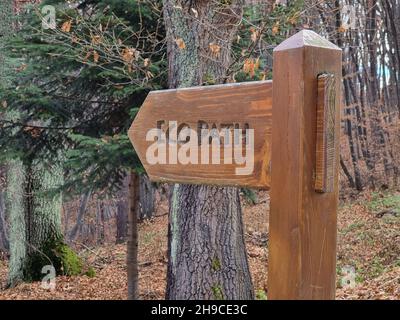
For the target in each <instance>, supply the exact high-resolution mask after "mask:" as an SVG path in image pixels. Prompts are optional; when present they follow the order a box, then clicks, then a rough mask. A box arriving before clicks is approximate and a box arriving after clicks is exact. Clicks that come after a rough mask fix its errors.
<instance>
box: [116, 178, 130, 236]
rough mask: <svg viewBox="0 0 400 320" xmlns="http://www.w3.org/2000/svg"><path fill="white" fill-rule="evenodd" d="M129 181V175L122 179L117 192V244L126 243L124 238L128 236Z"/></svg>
mask: <svg viewBox="0 0 400 320" xmlns="http://www.w3.org/2000/svg"><path fill="white" fill-rule="evenodd" d="M129 179H130V176H129V174H127V175H126V176H125V178H124V182H123V184H122V187H121V190H120V191H119V192H118V200H117V204H116V207H117V214H116V225H117V235H116V243H117V244H118V243H124V242H125V241H126V236H127V234H128V211H129V197H128V195H129Z"/></svg>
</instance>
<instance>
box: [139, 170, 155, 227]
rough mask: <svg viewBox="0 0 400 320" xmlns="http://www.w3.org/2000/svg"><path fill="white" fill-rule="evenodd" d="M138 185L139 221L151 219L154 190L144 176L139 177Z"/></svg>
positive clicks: (147, 178)
mask: <svg viewBox="0 0 400 320" xmlns="http://www.w3.org/2000/svg"><path fill="white" fill-rule="evenodd" d="M139 185H140V187H139V188H140V200H139V212H138V213H139V220H145V219H151V218H152V217H153V216H154V200H155V199H154V194H155V188H154V186H153V184H152V183H151V181H150V179H149V177H148V176H147V175H146V174H141V175H140V177H139Z"/></svg>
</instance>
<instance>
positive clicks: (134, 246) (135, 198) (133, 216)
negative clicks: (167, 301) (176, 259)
mask: <svg viewBox="0 0 400 320" xmlns="http://www.w3.org/2000/svg"><path fill="white" fill-rule="evenodd" d="M139 193H140V191H139V176H138V174H137V173H136V172H134V171H132V172H131V174H130V182H129V217H128V220H129V228H128V230H129V232H128V244H127V272H128V300H138V299H139V266H138V212H137V209H138V204H139Z"/></svg>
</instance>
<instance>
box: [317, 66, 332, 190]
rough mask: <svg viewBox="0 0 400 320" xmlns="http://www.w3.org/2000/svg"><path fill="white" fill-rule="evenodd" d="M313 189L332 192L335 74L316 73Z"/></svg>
mask: <svg viewBox="0 0 400 320" xmlns="http://www.w3.org/2000/svg"><path fill="white" fill-rule="evenodd" d="M317 85H318V96H317V143H316V168H315V190H316V191H317V192H322V193H323V192H333V189H334V182H335V155H336V154H335V114H336V105H337V102H336V87H335V86H336V84H335V75H334V74H328V73H323V74H320V75H318V84H317Z"/></svg>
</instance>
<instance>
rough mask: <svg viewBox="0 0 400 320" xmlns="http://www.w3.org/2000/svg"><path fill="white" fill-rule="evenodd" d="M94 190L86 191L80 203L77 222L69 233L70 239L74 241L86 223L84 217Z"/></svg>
mask: <svg viewBox="0 0 400 320" xmlns="http://www.w3.org/2000/svg"><path fill="white" fill-rule="evenodd" d="M91 194H92V192H91V191H89V192H86V193H85V194H84V195H83V196H82V197H81V201H80V205H79V210H78V214H77V218H76V224H75V226H74V227H73V228H72V230H71V232H70V233H69V237H68V238H69V240H70V241H73V240H75V239H76V237H77V236H78V234H79V233H80V232H81V231H82V227H83V223H84V217H85V212H86V207H87V204H88V202H89V199H90V196H91Z"/></svg>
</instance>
